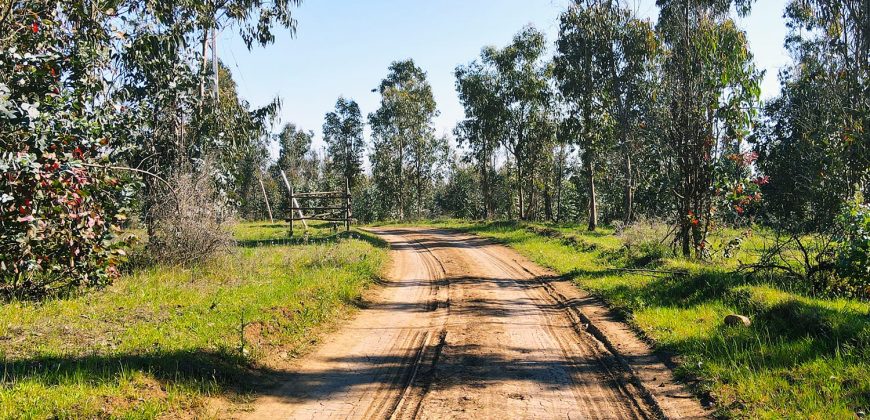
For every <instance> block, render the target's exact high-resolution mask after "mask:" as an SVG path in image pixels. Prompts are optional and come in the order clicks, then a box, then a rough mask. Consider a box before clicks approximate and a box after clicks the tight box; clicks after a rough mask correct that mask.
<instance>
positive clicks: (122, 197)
mask: <svg viewBox="0 0 870 420" xmlns="http://www.w3.org/2000/svg"><path fill="white" fill-rule="evenodd" d="M30 7H33V9H32V10H31V9H30ZM9 8H10V9H12V5H11V4H10V7H9ZM9 13H10V15H9V16H4V18H5V19H4V20H5V22H3V25H2V29H3V31H2V32H3V36H2V39H0V295H2V296H3V297H6V298H8V297H10V296H15V297H20V298H34V297H40V296H43V295H45V294H47V293H51V292H54V291H60V290H68V289H72V288H76V287H79V286H94V285H103V284H106V283H107V282H109V281H110V280H111V279H112V278H113V277H114V276H116V275H117V273H118V270H117V264H118V263H119V262H120V261H121V260H122V259H123V258H124V251H123V245H124V242H123V241H121V240H120V239H119V237H118V236H119V235H118V233H119V232H120V229H121V227H122V224H123V223H124V221H125V219H126V217H125V213H126V212H127V209H126V206H127V204H128V202H129V199H130V197H131V196H132V190H131V188H129V185H128V184H127V183H125V182H123V179H122V178H118V177H117V173H111V172H110V171H109V170H107V169H105V168H103V163H104V162H107V161H110V160H111V159H114V157H115V156H116V155H117V154H118V153H119V148H118V144H119V141H118V139H117V137H116V136H113V132H116V131H114V130H115V129H116V128H117V127H118V124H117V121H116V119H115V112H114V110H113V104H112V103H110V101H108V100H106V99H105V97H103V96H101V93H100V90H101V89H102V88H101V85H100V84H96V83H93V82H95V80H93V79H88V78H89V77H91V76H92V75H94V74H96V75H99V74H101V72H100V71H94V69H95V68H98V67H99V65H100V63H103V62H105V60H107V59H108V54H106V53H105V51H104V50H101V49H89V48H85V47H84V46H83V45H77V44H75V43H74V42H72V41H71V37H72V35H73V34H74V33H75V29H74V26H75V25H72V24H70V25H62V24H60V23H59V22H57V21H55V20H54V19H56V18H57V15H56V14H55V13H54V12H52V9H51V8H45V7H44V5H40V4H39V3H38V2H21V3H20V4H18V3H16V7H15V8H14V9H12V10H11V11H9ZM66 18H67V19H69V20H75V19H85V18H83V17H82V16H79V15H75V14H72V15H69V16H67V17H66ZM67 23H69V22H67ZM79 23H81V22H79ZM82 25H83V26H88V25H84V24H82ZM88 27H90V26H88ZM97 32H98V31H96V30H95V31H94V33H89V37H88V41H82V42H92V40H95V39H97V38H99V35H97ZM74 46H76V47H81V48H74Z"/></svg>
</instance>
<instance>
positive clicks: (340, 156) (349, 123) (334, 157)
mask: <svg viewBox="0 0 870 420" xmlns="http://www.w3.org/2000/svg"><path fill="white" fill-rule="evenodd" d="M325 120H326V121H325V122H324V123H323V140H324V141H325V142H326V155H327V161H326V163H327V171H328V172H329V173H331V174H333V175H334V176H335V175H337V176H338V177H339V178H341V186H342V187H344V182H345V181H344V180H345V179H346V180H347V182H348V185H349V186H350V188H353V187H354V186H355V185H356V184H357V178H358V177H359V176H360V174H362V158H363V156H362V154H363V150H364V148H365V139H364V138H363V120H362V114H361V113H360V110H359V105H357V103H356V102H355V101H353V100H349V99H345V98H344V97H339V98H338V100H337V101H336V102H335V111H332V112H329V113H327V114H326V118H325Z"/></svg>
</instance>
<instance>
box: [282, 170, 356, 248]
mask: <svg viewBox="0 0 870 420" xmlns="http://www.w3.org/2000/svg"><path fill="white" fill-rule="evenodd" d="M281 177H282V178H284V185H285V186H286V187H287V192H288V193H289V194H290V216H289V217H287V219H286V220H287V222H289V223H290V236H293V222H294V221H301V222H302V225H303V226H305V230H308V222H307V221H308V220H320V221H326V222H333V223H338V222H341V223H343V224H344V230H345V231H350V223H351V221H352V220H353V214H352V213H351V202H350V182H349V180H347V179H345V180H344V191H315V192H299V193H297V192H294V191H293V186H292V185H290V181H288V180H287V175H285V174H284V171H281ZM312 201H313V202H315V204H316V205H302V204H300V202H305V203H310V202H312ZM311 212H313V214H312V213H311ZM306 213H309V215H306Z"/></svg>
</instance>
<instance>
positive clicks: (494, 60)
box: [481, 26, 555, 219]
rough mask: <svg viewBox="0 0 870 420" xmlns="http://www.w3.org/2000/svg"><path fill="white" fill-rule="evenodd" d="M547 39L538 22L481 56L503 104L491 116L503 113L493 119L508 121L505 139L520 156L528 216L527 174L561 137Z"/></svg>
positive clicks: (520, 196)
mask: <svg viewBox="0 0 870 420" xmlns="http://www.w3.org/2000/svg"><path fill="white" fill-rule="evenodd" d="M545 53H546V39H545V37H544V34H543V33H541V32H540V31H538V30H537V29H535V28H534V27H531V26H529V27H526V28H524V29H523V30H522V31H520V32H519V33H518V34H516V35H515V36H514V38H513V41H512V42H511V43H510V44H509V45H508V46H506V47H504V48H502V49H498V48H494V47H487V48H484V50H483V52H482V54H481V61H482V62H483V64H484V65H486V66H488V67H489V68H490V69H491V70H490V71H491V73H490V74H491V75H492V76H491V77H493V78H494V81H495V84H494V86H493V87H494V88H495V92H496V97H497V101H496V103H498V104H500V105H501V107H502V109H501V110H498V111H497V112H493V113H489V114H488V115H492V116H496V117H497V118H496V119H495V120H493V121H491V122H490V124H499V123H502V130H501V136H500V141H501V145H502V147H504V148H505V150H507V151H508V153H509V154H510V155H511V156H512V157H513V160H514V170H515V175H516V177H515V180H514V181H515V184H514V187H515V189H516V192H517V205H518V206H517V207H518V213H519V217H520V219H525V218H526V215H527V208H526V193H529V192H533V191H534V190H533V188H534V184H532V185H531V188H526V187H527V185H528V184H529V183H528V182H527V181H528V180H527V179H526V176H527V175H530V174H532V173H533V172H534V171H535V170H536V169H537V168H535V163H537V162H538V159H540V158H541V157H543V152H544V151H545V150H546V149H547V148H548V145H549V144H551V143H552V142H553V141H554V139H555V131H554V126H553V125H552V124H551V122H552V121H551V120H550V117H551V115H550V112H551V108H550V106H551V102H550V95H551V92H550V89H549V87H550V86H549V83H548V80H549V77H548V71H549V65H548V63H547V62H546V61H545V60H544V55H545Z"/></svg>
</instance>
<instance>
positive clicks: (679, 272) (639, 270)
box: [607, 268, 689, 276]
mask: <svg viewBox="0 0 870 420" xmlns="http://www.w3.org/2000/svg"><path fill="white" fill-rule="evenodd" d="M607 271H616V272H629V273H650V274H670V275H677V276H688V275H689V272H688V271H687V270H654V269H651V268H609V269H607Z"/></svg>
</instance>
